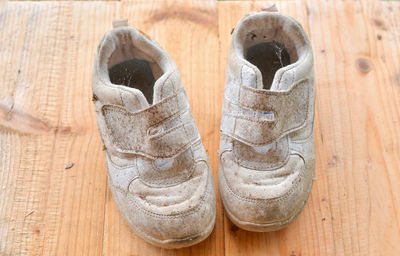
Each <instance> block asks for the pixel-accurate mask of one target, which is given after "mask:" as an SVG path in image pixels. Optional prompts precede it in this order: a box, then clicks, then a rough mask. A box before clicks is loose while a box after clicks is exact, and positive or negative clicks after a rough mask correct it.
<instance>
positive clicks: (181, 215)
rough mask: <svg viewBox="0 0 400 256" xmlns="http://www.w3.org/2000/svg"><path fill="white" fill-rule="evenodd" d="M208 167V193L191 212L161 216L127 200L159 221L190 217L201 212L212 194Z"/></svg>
mask: <svg viewBox="0 0 400 256" xmlns="http://www.w3.org/2000/svg"><path fill="white" fill-rule="evenodd" d="M207 167H208V168H207V182H206V189H205V190H206V191H205V193H204V195H202V196H201V198H200V202H199V204H198V205H197V206H196V207H195V208H192V209H189V210H187V211H184V212H181V213H178V214H176V215H168V214H159V213H154V212H151V211H149V210H146V209H144V208H142V207H140V206H139V205H138V204H137V202H136V200H132V199H131V198H128V197H126V199H127V200H128V201H129V202H131V203H133V205H134V206H135V208H136V209H138V210H139V211H142V212H143V213H144V214H146V215H148V216H152V217H155V218H159V219H175V218H180V217H186V216H188V215H190V214H192V213H196V212H198V211H200V209H201V206H203V204H204V202H205V201H206V199H208V197H209V194H210V193H209V192H210V188H211V186H210V184H209V183H210V182H209V181H208V179H209V175H210V169H209V166H208V164H207ZM186 201H187V200H186Z"/></svg>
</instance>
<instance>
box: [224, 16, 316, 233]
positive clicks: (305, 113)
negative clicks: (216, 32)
mask: <svg viewBox="0 0 400 256" xmlns="http://www.w3.org/2000/svg"><path fill="white" fill-rule="evenodd" d="M313 83H314V74H313V53H312V49H311V45H310V42H309V40H308V38H307V35H306V33H305V32H304V30H303V28H302V27H301V25H300V24H299V23H298V22H297V21H296V20H294V19H293V18H292V17H289V16H287V15H283V14H279V13H272V12H259V13H251V14H249V15H247V16H245V17H244V18H243V19H242V20H240V21H239V23H238V25H237V26H236V28H235V29H234V32H233V35H232V39H231V46H230V53H229V58H228V65H227V73H226V84H225V91H224V104H223V110H222V120H221V140H220V149H219V161H220V168H219V186H220V193H221V198H222V201H223V205H224V208H225V210H226V212H227V215H228V216H229V218H230V219H231V220H232V222H233V223H234V224H235V225H237V226H238V227H240V228H242V229H245V230H249V231H259V232H265V231H274V230H278V229H281V228H283V227H285V226H286V225H288V224H289V223H291V222H292V221H293V220H294V218H295V217H296V216H297V215H298V214H299V213H300V211H301V209H302V208H303V207H304V204H305V203H306V201H307V198H308V195H309V193H310V190H311V186H312V181H313V175H314V169H315V149H314V137H313V119H314V87H313Z"/></svg>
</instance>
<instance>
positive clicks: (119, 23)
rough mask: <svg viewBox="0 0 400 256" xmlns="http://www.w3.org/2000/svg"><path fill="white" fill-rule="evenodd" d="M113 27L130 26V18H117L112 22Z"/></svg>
mask: <svg viewBox="0 0 400 256" xmlns="http://www.w3.org/2000/svg"><path fill="white" fill-rule="evenodd" d="M112 26H113V28H118V27H126V26H128V19H117V20H113V22H112Z"/></svg>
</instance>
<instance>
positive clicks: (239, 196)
mask: <svg viewBox="0 0 400 256" xmlns="http://www.w3.org/2000/svg"><path fill="white" fill-rule="evenodd" d="M221 157H222V155H221V156H220V160H221ZM302 160H303V161H304V159H303V158H302ZM221 168H222V174H223V175H224V182H223V183H224V184H223V186H224V187H225V188H226V189H227V190H228V191H229V192H230V193H231V194H232V195H233V196H234V197H236V198H238V199H239V200H243V201H247V202H251V203H256V204H261V203H266V204H267V205H269V204H270V203H269V202H279V201H282V200H286V199H287V198H288V197H289V196H291V195H292V193H293V192H294V190H295V189H297V187H298V186H299V185H300V180H301V179H302V178H303V177H304V174H305V172H306V168H305V164H304V165H303V168H302V171H301V173H300V175H299V177H300V180H299V181H298V182H296V183H295V184H293V186H292V187H291V188H290V189H289V190H288V191H287V192H286V193H285V194H283V195H282V196H280V197H277V198H271V199H254V198H249V197H244V196H241V195H238V194H236V193H235V192H234V191H233V190H232V189H231V188H230V187H229V185H228V182H227V181H226V176H225V172H224V167H223V165H222V164H221Z"/></svg>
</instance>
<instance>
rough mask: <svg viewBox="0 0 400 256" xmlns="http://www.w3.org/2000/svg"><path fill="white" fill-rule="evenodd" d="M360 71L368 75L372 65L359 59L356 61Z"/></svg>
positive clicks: (365, 60)
mask: <svg viewBox="0 0 400 256" xmlns="http://www.w3.org/2000/svg"><path fill="white" fill-rule="evenodd" d="M356 63H357V67H358V69H359V70H360V71H361V72H363V73H368V72H369V71H371V64H370V63H369V61H368V60H367V59H364V58H359V59H357V61H356Z"/></svg>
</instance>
